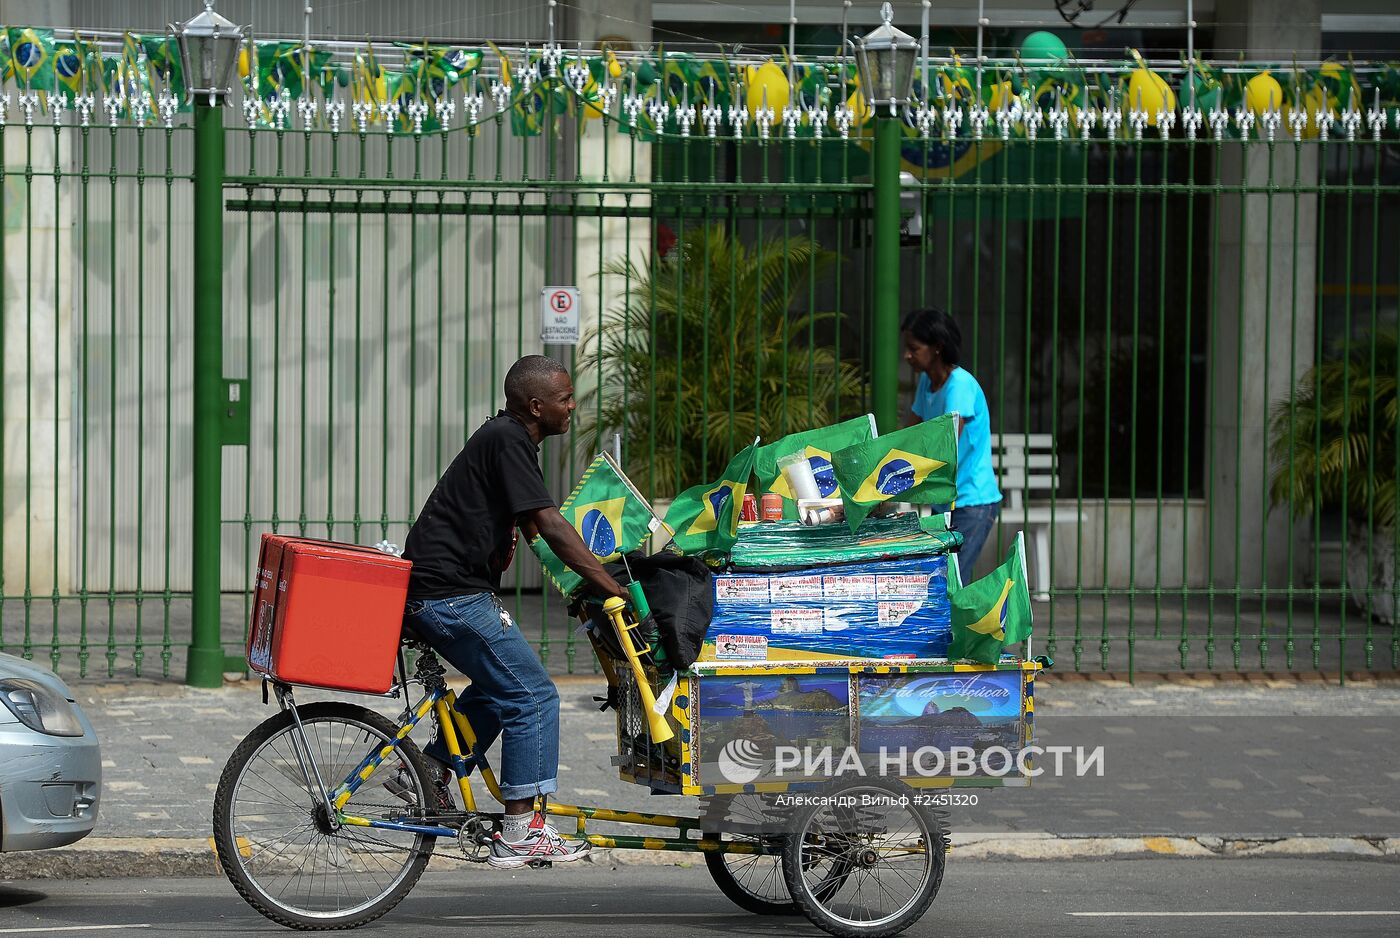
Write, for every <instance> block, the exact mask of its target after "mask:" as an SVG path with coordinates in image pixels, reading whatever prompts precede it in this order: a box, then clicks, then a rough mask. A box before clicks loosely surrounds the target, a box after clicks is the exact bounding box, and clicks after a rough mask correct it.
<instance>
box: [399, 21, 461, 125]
mask: <svg viewBox="0 0 1400 938" xmlns="http://www.w3.org/2000/svg"><path fill="white" fill-rule="evenodd" d="M397 45H398V46H400V47H401V48H402V49H403V50H404V75H405V84H404V91H405V93H406V94H407V95H408V96H409V97H408V100H407V101H404V102H401V105H402V107H403V108H404V110H405V111H406V110H407V106H408V104H409V103H412V101H413V100H414V99H415V98H416V99H417V100H419V101H422V102H423V103H424V104H426V105H428V114H427V116H426V117H424V118H423V130H424V132H426V133H431V132H434V131H438V130H441V129H442V124H441V123H440V122H439V121H438V119H437V107H436V105H437V102H438V101H439V100H441V99H442V98H444V97H446V96H447V94H448V92H450V91H451V90H452V88H453V87H454V86H456V85H457V83H458V82H460V81H461V80H462V79H463V78H465V77H466V76H468V75H470V74H471V73H472V72H474V71H476V69H477V68H478V67H480V65H481V53H480V52H471V51H468V50H466V49H459V48H449V47H447V46H430V45H428V44H427V43H417V44H413V43H397ZM401 119H402V118H401ZM406 129H408V130H412V129H413V119H412V118H411V117H410V118H408V122H407V128H406Z"/></svg>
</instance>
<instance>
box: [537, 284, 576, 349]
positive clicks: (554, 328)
mask: <svg viewBox="0 0 1400 938" xmlns="http://www.w3.org/2000/svg"><path fill="white" fill-rule="evenodd" d="M578 339H579V292H578V287H545V288H544V289H543V290H541V291H540V341H542V342H544V343H545V344H546V345H578Z"/></svg>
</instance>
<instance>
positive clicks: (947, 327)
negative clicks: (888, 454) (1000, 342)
mask: <svg viewBox="0 0 1400 938" xmlns="http://www.w3.org/2000/svg"><path fill="white" fill-rule="evenodd" d="M900 331H901V333H902V335H903V339H904V360H905V361H906V362H908V363H909V364H910V365H911V366H913V368H914V370H915V371H917V372H919V373H920V374H919V386H918V388H917V389H915V391H914V404H913V407H912V408H911V413H910V415H909V420H908V423H907V424H906V426H912V425H914V424H916V423H918V422H919V421H920V420H929V419H931V418H933V417H940V416H942V415H943V414H949V413H951V414H956V415H957V425H958V496H957V501H956V502H955V503H954V505H953V520H952V526H953V530H954V531H958V532H960V533H961V534H962V536H963V546H962V549H961V550H960V551H959V552H958V566H959V568H960V569H961V571H962V574H963V577H964V579H965V580H970V579H971V578H972V570H973V567H974V566H976V564H977V557H978V555H979V554H981V553H982V545H983V544H985V543H986V542H987V535H988V534H990V533H991V530H992V525H993V524H995V523H996V520H997V516H998V515H999V514H1001V490H1000V489H999V488H997V477H996V473H995V472H993V471H992V429H991V417H990V416H989V415H988V413H987V395H985V394H983V393H982V386H981V385H979V384H978V383H977V379H976V378H974V377H972V375H971V373H969V372H968V371H967V370H966V369H964V368H963V367H961V366H960V365H959V364H958V363H959V361H960V358H961V354H962V332H961V331H960V330H959V329H958V324H957V323H956V322H954V321H953V317H951V316H949V315H948V314H947V313H945V312H943V311H942V310H940V309H918V310H914V311H913V312H912V313H909V314H908V315H906V316H905V317H904V321H903V322H902V323H900Z"/></svg>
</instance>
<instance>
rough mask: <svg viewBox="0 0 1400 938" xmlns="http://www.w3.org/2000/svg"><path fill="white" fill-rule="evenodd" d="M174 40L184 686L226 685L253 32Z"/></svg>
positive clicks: (204, 24) (180, 30)
mask: <svg viewBox="0 0 1400 938" xmlns="http://www.w3.org/2000/svg"><path fill="white" fill-rule="evenodd" d="M170 32H171V34H172V35H174V36H175V39H176V41H177V43H178V44H179V47H180V64H181V66H182V67H183V70H184V75H185V82H186V93H187V94H189V96H190V98H191V100H192V101H193V102H194V372H193V375H194V485H193V495H194V497H193V504H192V506H191V507H192V511H191V517H192V519H193V542H192V550H191V557H190V562H191V568H192V570H191V573H192V576H191V591H192V594H193V596H192V609H191V618H192V626H191V641H190V649H189V659H188V661H187V662H186V667H185V681H186V683H189V684H193V685H195V686H196V687H217V686H219V684H220V683H221V682H222V680H223V672H224V650H223V645H222V644H221V641H220V637H219V587H220V583H219V561H220V536H219V535H220V516H221V511H220V503H219V498H220V493H221V490H222V481H223V479H222V477H223V471H222V460H223V444H224V426H225V423H226V419H225V414H226V409H227V407H228V398H229V394H228V392H227V391H226V390H225V381H224V378H223V373H224V370H223V355H224V342H223V337H224V305H223V268H224V260H223V253H224V239H223V184H224V122H223V111H222V109H221V106H222V105H223V104H224V103H225V102H226V101H227V100H228V97H229V94H230V92H231V88H230V84H229V78H230V74H231V72H232V70H233V64H234V62H235V61H236V60H237V58H238V48H239V46H240V45H241V44H242V42H243V40H244V37H245V34H246V33H247V30H246V29H244V28H240V27H238V26H235V25H234V24H233V23H231V22H230V21H229V20H227V19H225V18H224V17H222V16H220V15H219V14H218V13H216V12H214V4H213V3H212V2H209V0H206V2H205V4H204V12H202V13H198V14H196V15H195V16H193V17H191V18H190V19H188V20H186V21H185V22H183V23H180V24H178V25H172V26H171V27H170Z"/></svg>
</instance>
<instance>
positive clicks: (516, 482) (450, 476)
mask: <svg viewBox="0 0 1400 938" xmlns="http://www.w3.org/2000/svg"><path fill="white" fill-rule="evenodd" d="M553 504H554V499H553V497H551V496H550V494H549V490H548V489H547V488H545V485H544V474H543V473H542V472H540V463H539V447H538V446H537V445H536V444H535V441H534V440H532V439H531V438H530V433H529V431H528V430H526V429H525V425H524V424H522V423H521V422H520V420H519V419H517V418H516V417H514V416H513V415H511V414H509V413H507V412H506V411H504V410H503V411H500V412H499V413H497V414H496V416H494V417H492V418H491V419H489V420H487V421H486V422H485V423H483V424H482V425H481V427H480V428H479V429H478V430H477V431H476V432H475V433H473V434H472V435H471V438H470V439H469V440H467V445H466V446H464V447H463V448H462V451H461V452H460V453H458V454H457V458H456V459H454V460H452V465H450V466H448V467H447V471H446V472H444V473H443V474H442V478H441V479H439V480H438V484H437V487H436V488H434V489H433V494H431V495H429V496H428V501H427V502H426V503H425V504H424V505H423V511H422V512H421V513H420V514H419V515H418V520H417V521H415V522H414V524H413V529H412V530H410V531H409V532H408V539H407V541H406V542H405V544H404V551H403V555H404V556H405V557H406V558H408V559H409V560H412V561H413V572H412V574H411V575H410V577H409V583H408V595H409V598H411V599H446V598H448V597H450V596H463V595H466V594H469V593H486V592H495V591H497V590H499V589H500V586H501V571H503V570H504V569H505V568H506V567H508V566H509V565H510V561H511V556H512V552H513V549H514V546H515V525H516V518H517V516H519V515H520V514H521V513H522V512H526V511H533V510H535V509H537V508H547V507H549V506H551V505H553Z"/></svg>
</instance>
